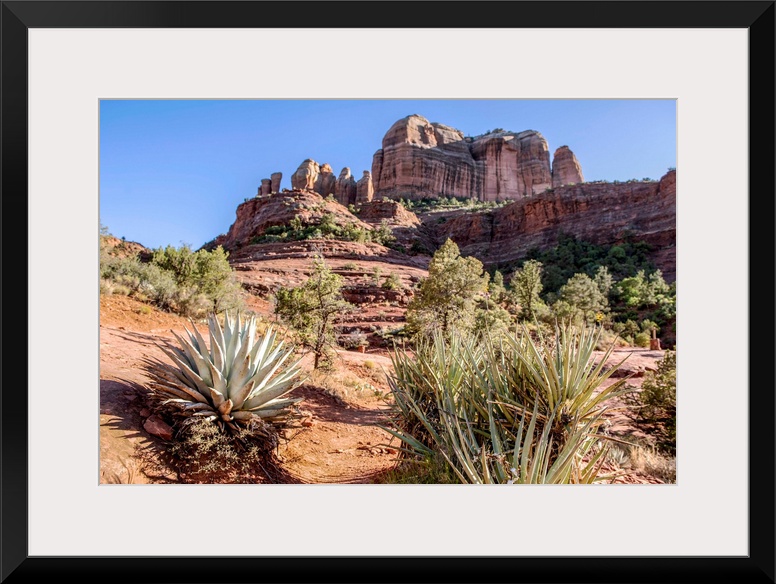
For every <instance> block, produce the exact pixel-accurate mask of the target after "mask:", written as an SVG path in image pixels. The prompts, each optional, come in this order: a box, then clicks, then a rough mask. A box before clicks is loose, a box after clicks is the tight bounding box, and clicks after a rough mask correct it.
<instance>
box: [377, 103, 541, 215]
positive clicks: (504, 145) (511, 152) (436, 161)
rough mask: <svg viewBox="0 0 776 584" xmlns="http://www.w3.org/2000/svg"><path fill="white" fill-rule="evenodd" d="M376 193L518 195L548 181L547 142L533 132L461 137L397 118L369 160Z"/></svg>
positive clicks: (417, 118)
mask: <svg viewBox="0 0 776 584" xmlns="http://www.w3.org/2000/svg"><path fill="white" fill-rule="evenodd" d="M372 175H373V177H374V182H375V185H374V188H375V195H376V196H387V197H391V198H400V197H403V198H410V199H419V198H425V197H440V196H444V197H463V198H470V197H473V198H476V199H480V200H483V201H496V200H508V199H519V198H522V197H525V196H529V195H534V194H537V193H541V192H543V191H544V190H545V189H547V188H549V187H550V186H551V184H552V175H551V172H550V156H549V148H548V146H547V141H546V140H545V139H544V137H543V136H542V135H541V134H540V133H539V132H535V131H533V130H527V131H524V132H519V133H514V132H506V131H503V130H498V131H494V132H490V133H488V134H484V135H482V136H478V137H476V138H470V137H465V136H464V135H463V133H462V132H461V131H459V130H456V129H455V128H451V127H450V126H445V125H443V124H439V123H435V122H434V123H432V122H429V121H428V120H427V119H426V118H424V117H423V116H420V115H417V114H413V115H411V116H407V117H406V118H402V119H401V120H399V121H397V122H396V123H395V124H393V126H391V128H390V129H389V130H388V132H387V133H386V134H385V137H384V138H383V143H382V148H381V149H380V150H378V151H377V152H376V153H375V154H374V157H373V159H372Z"/></svg>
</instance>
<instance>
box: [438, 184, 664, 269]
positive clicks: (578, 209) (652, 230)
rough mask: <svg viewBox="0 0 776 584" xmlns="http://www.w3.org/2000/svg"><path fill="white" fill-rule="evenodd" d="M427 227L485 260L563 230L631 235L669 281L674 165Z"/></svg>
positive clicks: (615, 238) (502, 260)
mask: <svg viewBox="0 0 776 584" xmlns="http://www.w3.org/2000/svg"><path fill="white" fill-rule="evenodd" d="M428 227H429V229H433V237H434V239H435V241H436V243H437V244H440V243H441V242H444V241H445V239H447V238H448V237H450V238H452V239H453V241H455V242H456V243H457V244H458V246H459V247H460V249H461V254H462V255H474V256H476V257H477V258H479V259H480V260H482V261H483V263H484V264H485V265H486V266H494V265H503V264H508V263H510V262H514V261H515V260H519V259H521V258H523V257H524V255H525V252H526V250H528V249H531V248H533V247H536V248H539V249H546V248H548V247H552V246H553V245H555V244H557V242H558V240H559V236H560V235H561V234H562V233H565V234H568V235H573V236H575V237H577V238H579V239H583V240H585V241H590V242H591V243H595V244H598V245H612V244H615V243H619V242H621V241H624V240H625V239H627V238H635V239H637V240H638V241H644V242H646V243H647V244H649V245H650V246H651V247H652V250H653V251H652V253H651V258H650V259H651V260H652V261H653V262H654V263H655V265H656V266H657V267H659V268H660V269H661V270H662V272H663V276H664V277H665V279H666V281H669V282H671V281H674V280H675V278H676V171H673V170H672V171H669V172H668V173H667V174H666V175H665V176H663V177H662V178H661V179H660V181H659V182H655V181H633V182H627V183H603V182H602V183H585V184H577V185H566V186H562V187H558V188H555V189H553V190H552V191H548V192H544V193H541V194H538V195H535V196H533V197H527V198H523V199H520V200H518V201H515V202H514V203H511V204H509V205H506V206H504V207H501V208H498V209H495V210H492V211H480V212H476V213H462V214H460V215H457V216H455V217H451V218H450V219H449V220H447V221H445V222H444V223H440V224H437V225H433V226H428Z"/></svg>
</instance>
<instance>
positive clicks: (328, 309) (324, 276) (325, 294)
mask: <svg viewBox="0 0 776 584" xmlns="http://www.w3.org/2000/svg"><path fill="white" fill-rule="evenodd" d="M342 282H343V279H342V277H341V276H339V275H337V274H335V273H333V272H332V271H331V269H330V268H329V266H328V265H327V264H326V262H325V261H324V259H323V258H322V257H320V256H318V257H316V258H315V259H314V260H313V272H312V275H311V276H310V277H309V278H308V279H307V280H306V281H305V283H304V284H302V285H301V286H298V287H296V288H280V289H279V290H278V291H277V293H276V296H275V302H276V303H275V314H277V315H278V316H279V317H280V318H281V319H282V320H283V321H284V322H285V323H286V324H287V325H288V326H289V327H291V329H292V330H293V331H294V333H295V334H296V336H297V338H298V341H299V344H300V345H301V346H303V347H305V348H306V349H308V350H310V351H312V353H313V355H314V368H315V369H318V367H319V366H320V365H321V364H322V359H323V360H325V361H329V360H330V357H331V352H332V350H333V348H334V347H335V346H336V344H337V343H336V334H335V330H334V324H335V322H336V321H337V319H338V318H339V317H340V316H342V315H343V314H345V313H346V312H348V311H350V310H352V309H353V305H352V304H350V303H349V302H346V301H345V300H344V299H343V298H342Z"/></svg>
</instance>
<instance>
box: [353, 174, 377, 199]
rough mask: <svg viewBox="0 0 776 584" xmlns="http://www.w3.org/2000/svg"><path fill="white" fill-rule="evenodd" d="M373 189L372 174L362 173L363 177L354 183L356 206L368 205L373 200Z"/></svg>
mask: <svg viewBox="0 0 776 584" xmlns="http://www.w3.org/2000/svg"><path fill="white" fill-rule="evenodd" d="M374 194H375V189H374V185H373V184H372V173H370V172H369V171H368V170H365V171H364V176H363V177H361V180H360V181H358V182H357V183H356V204H357V205H359V204H361V203H368V202H369V201H371V200H372V199H373V198H374Z"/></svg>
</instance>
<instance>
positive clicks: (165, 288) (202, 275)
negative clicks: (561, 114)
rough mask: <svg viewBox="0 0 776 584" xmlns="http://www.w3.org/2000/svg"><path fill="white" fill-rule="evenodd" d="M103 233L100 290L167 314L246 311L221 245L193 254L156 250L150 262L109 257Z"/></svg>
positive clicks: (183, 250) (182, 249) (173, 249)
mask: <svg viewBox="0 0 776 584" xmlns="http://www.w3.org/2000/svg"><path fill="white" fill-rule="evenodd" d="M104 231H105V233H101V234H100V279H101V291H102V292H105V293H107V292H112V293H114V294H115V293H124V294H127V295H129V296H132V297H134V298H136V299H138V300H141V301H145V302H150V303H152V304H154V305H156V306H158V307H159V308H162V309H163V310H168V311H173V312H178V313H180V314H184V315H186V316H192V317H201V316H204V315H205V314H207V313H208V312H209V311H211V310H212V311H216V312H223V311H225V310H238V309H240V308H241V307H242V299H241V294H240V285H239V283H238V282H237V280H236V279H235V277H234V273H233V271H232V269H231V266H230V265H229V262H228V259H227V258H228V254H227V252H225V251H224V249H223V248H222V247H221V246H218V247H216V248H215V249H213V250H212V251H207V250H205V249H201V250H199V251H196V252H194V251H192V250H191V248H190V247H189V246H187V245H184V246H182V247H180V248H176V247H173V246H167V247H165V248H158V249H155V250H153V254H152V257H151V260H150V262H142V261H140V259H139V258H138V257H137V256H133V257H118V256H115V255H112V254H111V253H110V248H109V245H108V243H107V237H108V234H107V229H105V230H104Z"/></svg>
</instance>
